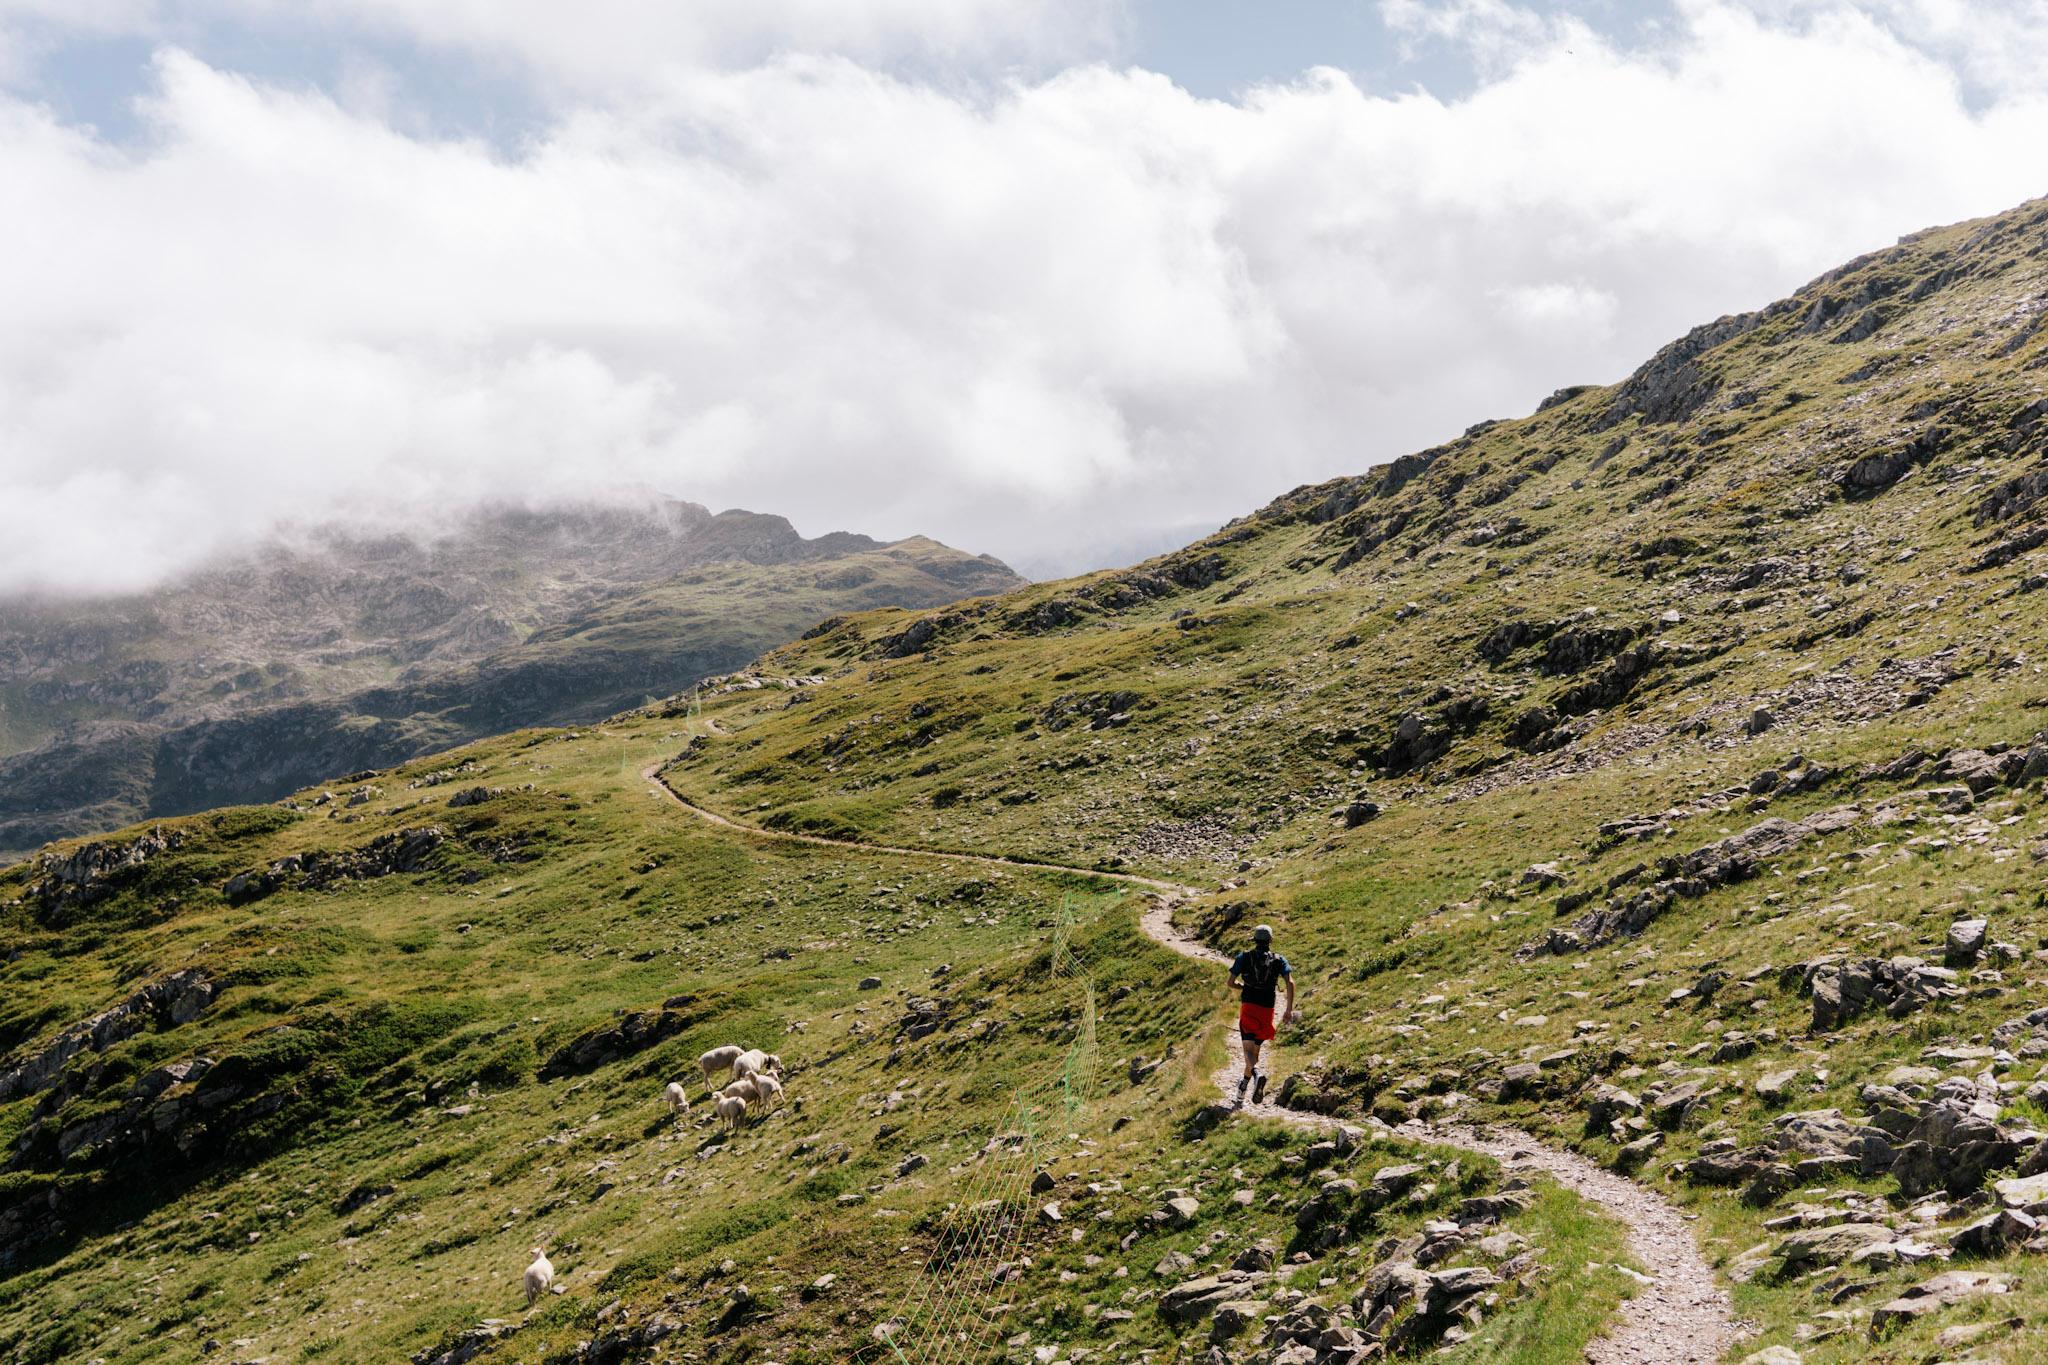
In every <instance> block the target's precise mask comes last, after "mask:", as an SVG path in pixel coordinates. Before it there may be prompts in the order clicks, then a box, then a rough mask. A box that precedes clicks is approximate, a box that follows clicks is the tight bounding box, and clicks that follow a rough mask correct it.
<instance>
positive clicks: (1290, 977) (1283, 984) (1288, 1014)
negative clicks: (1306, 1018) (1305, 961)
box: [1280, 972, 1294, 1024]
mask: <svg viewBox="0 0 2048 1365" xmlns="http://www.w3.org/2000/svg"><path fill="white" fill-rule="evenodd" d="M1280 989H1281V990H1283V991H1286V992H1287V1008H1286V1009H1285V1010H1284V1011H1282V1012H1281V1015H1280V1022H1281V1023H1283V1024H1284V1023H1286V1022H1287V1021H1288V1020H1289V1019H1292V1018H1293V1017H1294V973H1293V972H1289V973H1288V974H1287V975H1285V976H1283V977H1281V978H1280Z"/></svg>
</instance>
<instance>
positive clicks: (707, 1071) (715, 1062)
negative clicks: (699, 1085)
mask: <svg viewBox="0 0 2048 1365" xmlns="http://www.w3.org/2000/svg"><path fill="white" fill-rule="evenodd" d="M745 1051H746V1049H745V1048H743V1047H741V1046H739V1045H738V1044H737V1043H728V1044H726V1045H725V1046H724V1047H715V1048H712V1049H711V1051H709V1052H707V1053H705V1054H704V1055H703V1056H701V1057H699V1058H698V1059H697V1068H698V1070H700V1071H702V1072H703V1073H704V1085H705V1088H706V1089H709V1088H710V1086H711V1078H712V1077H713V1076H716V1075H718V1073H720V1072H721V1071H723V1072H727V1073H730V1072H731V1071H732V1064H733V1063H734V1062H736V1061H738V1060H739V1059H740V1055H741V1054H742V1053H744V1052H745Z"/></svg>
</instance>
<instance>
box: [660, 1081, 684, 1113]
mask: <svg viewBox="0 0 2048 1365" xmlns="http://www.w3.org/2000/svg"><path fill="white" fill-rule="evenodd" d="M661 1097H662V1099H664V1100H666V1101H668V1107H669V1108H670V1109H673V1110H674V1111H675V1114H676V1117H677V1118H681V1117H682V1116H683V1115H685V1114H687V1113H689V1112H690V1096H689V1092H688V1091H686V1090H684V1089H683V1083H682V1082H681V1081H670V1082H669V1083H668V1089H666V1090H664V1091H662V1092H661Z"/></svg>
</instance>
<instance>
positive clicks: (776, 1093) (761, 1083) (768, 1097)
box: [748, 1071, 782, 1109]
mask: <svg viewBox="0 0 2048 1365" xmlns="http://www.w3.org/2000/svg"><path fill="white" fill-rule="evenodd" d="M748 1079H749V1080H751V1081H752V1082H753V1084H754V1089H755V1091H756V1092H757V1093H758V1094H759V1095H760V1097H761V1107H762V1108H763V1109H773V1108H774V1107H775V1105H776V1102H777V1101H779V1100H780V1099H781V1098H782V1082H781V1081H778V1080H776V1079H775V1078H774V1077H773V1076H770V1075H769V1074H768V1073H767V1072H765V1071H764V1072H762V1073H761V1074H760V1075H758V1076H752V1077H749V1078H748Z"/></svg>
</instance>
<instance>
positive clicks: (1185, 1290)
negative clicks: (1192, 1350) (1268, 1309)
mask: <svg viewBox="0 0 2048 1365" xmlns="http://www.w3.org/2000/svg"><path fill="white" fill-rule="evenodd" d="M1270 1279H1272V1276H1271V1275H1270V1274H1265V1273H1262V1272H1259V1271H1250V1270H1226V1271H1223V1272H1221V1273H1220V1274H1216V1275H1203V1276H1200V1277H1199V1278H1196V1279H1192V1280H1183V1281H1181V1283H1179V1284H1177V1285H1175V1286H1174V1287H1173V1288H1171V1289H1169V1290H1167V1291H1166V1292H1165V1293H1164V1294H1161V1295H1160V1296H1159V1316H1161V1317H1163V1318H1165V1319H1166V1320H1167V1321H1168V1322H1170V1323H1173V1324H1175V1325H1177V1326H1185V1325H1187V1324H1188V1323H1193V1322H1200V1321H1201V1320H1202V1319H1204V1318H1206V1317H1208V1316H1209V1315H1210V1314H1211V1313H1214V1312H1215V1311H1216V1309H1217V1308H1218V1307H1219V1306H1220V1305H1222V1304H1225V1303H1228V1302H1230V1301H1231V1300H1233V1299H1242V1298H1244V1297H1246V1296H1247V1295H1248V1294H1249V1293H1251V1292H1252V1291H1253V1290H1255V1289H1256V1288H1257V1287H1258V1286H1260V1285H1263V1284H1265V1283H1266V1282H1267V1281H1268V1280H1270Z"/></svg>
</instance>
